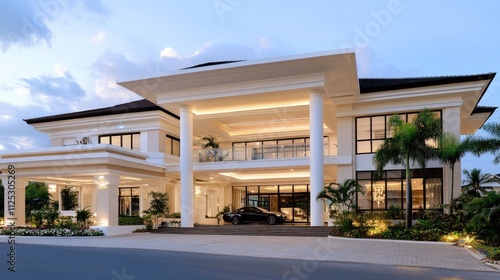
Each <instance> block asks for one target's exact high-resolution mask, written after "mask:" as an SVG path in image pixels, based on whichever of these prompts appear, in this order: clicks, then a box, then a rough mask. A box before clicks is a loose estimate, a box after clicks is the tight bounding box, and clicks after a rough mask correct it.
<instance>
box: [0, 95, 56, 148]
mask: <svg viewBox="0 0 500 280" xmlns="http://www.w3.org/2000/svg"><path fill="white" fill-rule="evenodd" d="M0 107H1V108H2V116H0V126H1V128H2V133H0V152H2V151H12V150H23V149H33V148H37V147H46V146H49V145H50V141H49V138H48V136H47V135H46V134H44V133H41V132H37V131H35V130H34V129H33V128H32V127H31V126H30V125H28V124H26V123H25V122H24V121H23V119H27V118H33V117H39V116H43V115H47V114H48V112H47V111H45V110H43V108H40V107H39V106H36V105H30V106H27V107H25V108H23V109H22V110H20V108H19V107H18V106H16V105H12V104H9V103H5V102H0Z"/></svg>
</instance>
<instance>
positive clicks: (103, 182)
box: [95, 175, 109, 190]
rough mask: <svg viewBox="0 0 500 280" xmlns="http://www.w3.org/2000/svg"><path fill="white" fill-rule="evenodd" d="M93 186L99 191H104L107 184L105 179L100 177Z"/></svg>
mask: <svg viewBox="0 0 500 280" xmlns="http://www.w3.org/2000/svg"><path fill="white" fill-rule="evenodd" d="M95 184H96V185H97V187H98V188H99V189H100V190H105V189H107V188H108V186H109V182H108V181H107V180H106V177H104V176H102V175H101V176H99V177H98V179H97V180H96V181H95Z"/></svg>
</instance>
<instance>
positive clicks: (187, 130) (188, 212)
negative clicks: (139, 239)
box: [180, 105, 194, 227]
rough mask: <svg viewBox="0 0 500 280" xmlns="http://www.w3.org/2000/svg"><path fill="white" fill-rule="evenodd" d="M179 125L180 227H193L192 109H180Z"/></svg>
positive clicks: (188, 106) (183, 106)
mask: <svg viewBox="0 0 500 280" xmlns="http://www.w3.org/2000/svg"><path fill="white" fill-rule="evenodd" d="M180 125H181V133H180V136H181V139H180V140H181V141H180V142H181V143H180V146H181V147H180V148H181V151H180V152H181V162H180V167H181V170H180V173H181V226H182V227H193V226H194V216H193V214H194V213H193V212H194V211H193V209H194V204H193V200H194V199H193V198H194V190H193V107H192V106H190V105H182V106H181V108H180Z"/></svg>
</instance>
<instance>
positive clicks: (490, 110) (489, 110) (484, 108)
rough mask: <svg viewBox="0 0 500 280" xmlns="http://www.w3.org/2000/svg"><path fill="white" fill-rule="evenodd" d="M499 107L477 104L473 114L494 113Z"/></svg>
mask: <svg viewBox="0 0 500 280" xmlns="http://www.w3.org/2000/svg"><path fill="white" fill-rule="evenodd" d="M497 108H498V107H491V106H477V107H476V108H474V110H473V111H472V114H479V113H493V112H495V110H496V109H497Z"/></svg>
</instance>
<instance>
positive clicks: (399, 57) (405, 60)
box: [0, 0, 500, 173]
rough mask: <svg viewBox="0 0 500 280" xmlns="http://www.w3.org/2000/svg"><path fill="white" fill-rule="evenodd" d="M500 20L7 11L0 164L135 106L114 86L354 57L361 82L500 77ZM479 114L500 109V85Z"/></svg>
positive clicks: (415, 9)
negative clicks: (90, 119) (85, 114)
mask: <svg viewBox="0 0 500 280" xmlns="http://www.w3.org/2000/svg"><path fill="white" fill-rule="evenodd" d="M499 10H500V1H496V0H478V1H465V0H456V1H453V2H449V1H431V0H422V1H415V0H413V1H412V0H377V1H376V0H364V1H363V0H360V1H347V0H344V1H340V0H325V1H319V0H318V1H314V0H312V1H302V0H274V1H268V0H183V1H178V0H143V1H132V0H120V1H119V0H108V1H102V0H86V1H77V0H46V1H41V0H37V1H36V0H2V1H1V2H0V153H2V152H5V151H14V150H25V149H35V148H39V147H48V146H50V142H49V139H48V137H47V136H46V135H45V134H43V133H40V132H36V131H35V130H34V129H33V128H32V127H31V126H29V125H27V124H26V123H25V122H24V121H23V119H29V118H35V117H41V116H47V115H55V114H62V113H69V112H75V111H80V110H87V109H93V108H99V107H106V106H112V105H116V104H119V103H124V102H129V101H133V100H137V99H140V97H139V96H138V95H136V94H134V93H132V92H130V91H128V90H126V89H124V88H121V87H119V86H118V85H117V84H116V81H125V80H133V79H143V78H149V77H154V76H159V75H164V74H168V73H170V72H172V71H175V70H178V69H181V68H184V67H189V66H193V65H196V64H200V63H204V62H209V61H220V60H253V59H261V58H269V57H279V56H288V55H295V54H304V53H312V52H320V51H328V50H343V49H346V48H354V49H355V52H356V59H357V67H358V75H359V77H361V78H377V77H418V76H437V75H467V74H479V73H489V72H498V71H500V17H499V16H498V11H499ZM480 105H483V106H500V76H497V77H496V79H494V81H493V82H492V83H491V85H490V87H489V89H488V91H487V93H486V94H485V95H484V96H483V98H482V100H481V102H480ZM488 122H500V109H499V110H498V111H497V112H496V113H495V114H494V115H493V116H492V117H491V118H490V119H489V121H488ZM479 133H483V134H484V132H479ZM491 161H492V157H491V156H489V155H487V156H483V157H481V159H478V158H476V157H474V156H471V155H467V156H466V157H465V158H464V159H463V160H462V169H472V168H480V169H481V170H482V171H483V172H491V173H500V166H496V165H494V164H493V163H491Z"/></svg>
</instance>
